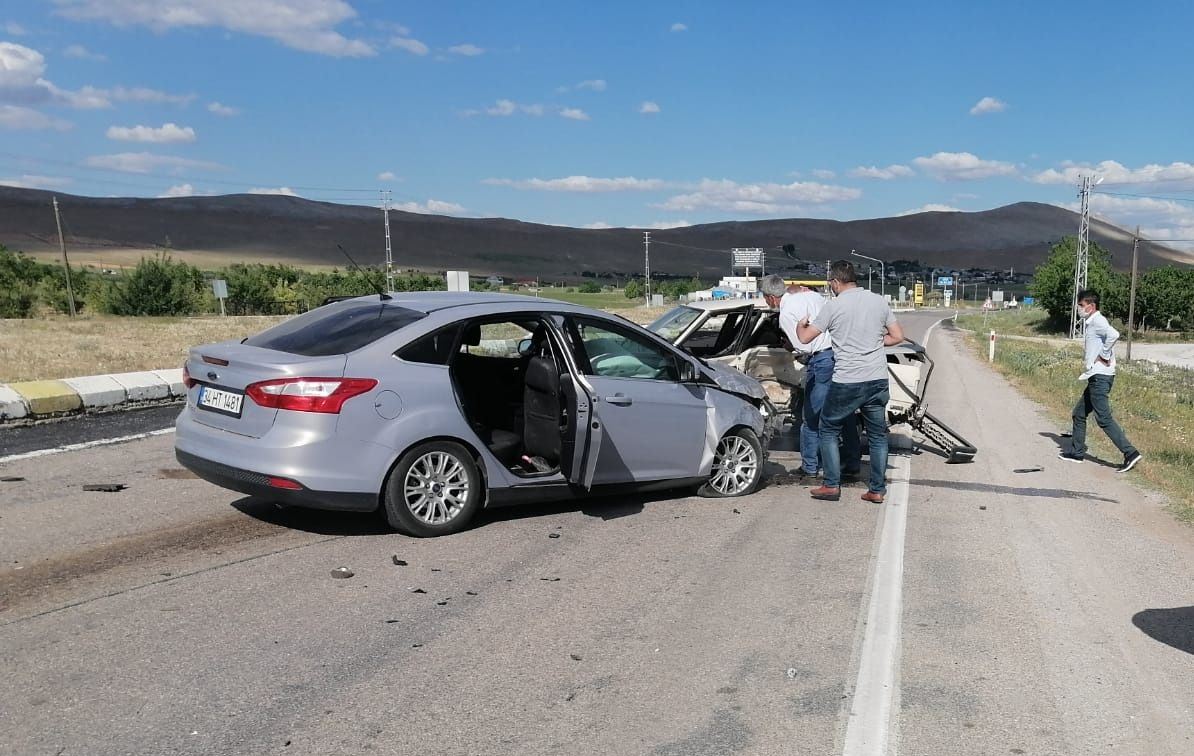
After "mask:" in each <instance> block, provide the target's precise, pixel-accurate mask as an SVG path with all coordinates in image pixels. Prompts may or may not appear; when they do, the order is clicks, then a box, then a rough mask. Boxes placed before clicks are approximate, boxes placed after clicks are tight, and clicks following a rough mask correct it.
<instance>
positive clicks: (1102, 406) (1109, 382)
mask: <svg viewBox="0 0 1194 756" xmlns="http://www.w3.org/2000/svg"><path fill="white" fill-rule="evenodd" d="M1114 384H1115V376H1114V375H1101V374H1099V373H1096V374H1095V375H1092V376H1091V377H1090V378H1089V379H1087V381H1086V390H1085V391H1083V392H1082V398H1081V399H1079V400H1078V403H1077V404H1075V405H1074V412H1073V415H1072V417H1073V420H1074V437H1073V438H1072V439H1070V452H1071V453H1073V454H1085V453H1086V418H1087V416H1088V415H1090V413H1091V412H1093V413H1094V416H1095V422H1097V423H1098V424H1099V427H1100V428H1102V429H1103V432H1104V433H1106V434H1107V438H1109V439H1111V443H1113V444H1115V448H1116V449H1119V451H1120V453H1121V454H1123V455H1124V458H1125V459H1126V458H1128V457H1130V456H1132V455H1133V454H1135V453H1136V447H1135V446H1132V443H1131V442H1130V441H1128V437H1127V436H1125V435H1124V432H1123V428H1120V427H1119V423H1117V422H1115V418H1114V417H1112V416H1111V387H1112V386H1113V385H1114Z"/></svg>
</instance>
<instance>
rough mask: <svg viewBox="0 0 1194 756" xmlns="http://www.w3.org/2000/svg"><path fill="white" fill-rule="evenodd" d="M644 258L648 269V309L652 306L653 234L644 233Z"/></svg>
mask: <svg viewBox="0 0 1194 756" xmlns="http://www.w3.org/2000/svg"><path fill="white" fill-rule="evenodd" d="M643 258H644V263H645V265H646V269H647V307H650V306H651V232H650V231H644V232H643Z"/></svg>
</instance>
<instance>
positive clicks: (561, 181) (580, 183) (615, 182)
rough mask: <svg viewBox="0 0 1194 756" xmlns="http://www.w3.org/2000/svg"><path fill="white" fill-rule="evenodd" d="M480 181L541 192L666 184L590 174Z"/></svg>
mask: <svg viewBox="0 0 1194 756" xmlns="http://www.w3.org/2000/svg"><path fill="white" fill-rule="evenodd" d="M481 183H483V184H489V185H490V186H509V187H513V188H514V189H531V190H535V191H541V192H582V193H595V192H645V191H654V190H657V189H662V188H663V187H664V186H666V184H665V183H664V182H663V181H660V180H659V179H639V178H634V177H633V176H624V177H622V178H594V177H592V176H565V177H564V178H556V179H538V178H533V179H496V178H491V179H485V180H484V181H482V182H481Z"/></svg>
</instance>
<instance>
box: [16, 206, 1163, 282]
mask: <svg viewBox="0 0 1194 756" xmlns="http://www.w3.org/2000/svg"><path fill="white" fill-rule="evenodd" d="M53 197H57V198H58V204H59V207H60V209H61V212H62V216H63V218H64V221H65V223H64V235H66V237H67V246H68V248H69V249H70V251H71V256H72V258H73V259H74V260H75V261H77V262H80V263H84V262H86V259H84V258H87V257H90V258H94V257H95V256H96V255H97V254H98V255H99V256H100V257H101V258H102V257H103V256H104V255H105V253H107V255H108V256H109V258H111V257H113V255H114V253H115V252H117V251H122V252H124V253H131V254H136V253H137V252H138V251H140V253H141V254H142V255H148V254H153V253H155V252H157V251H159V250H162V249H169V250H170V251H171V252H172V253H173V254H175V255H177V256H178V257H179V258H180V259H185V260H187V261H188V262H190V263H191V264H196V265H200V267H204V266H203V264H202V261H204V260H208V261H209V262H211V263H212V264H213V265H212V266H214V265H217V264H221V265H222V264H227V262H229V261H230V260H233V259H242V260H243V261H245V262H262V263H271V262H283V261H285V262H291V263H293V264H299V265H319V266H325V265H330V266H338V267H343V266H344V262H345V260H344V258H343V256H342V255H341V253H340V252H339V250H338V249H337V245H343V246H344V247H345V248H346V249H348V250H349V251H350V252H351V253H352V254H353V257H354V258H355V259H356V260H357V262H358V263H361V264H369V265H381V264H383V263H384V257H385V236H384V230H383V223H382V217H383V214H382V211H381V210H380V209H379V208H376V207H367V206H361V205H342V204H335V203H328V202H320V201H316V200H308V199H304V198H300V197H291V196H285V195H259V194H230V195H217V196H202V197H170V198H157V199H149V198H136V197H110V198H109V197H83V196H76V195H68V194H63V193H58V192H49V191H44V190H39V189H22V188H16V187H7V186H0V244H3V245H5V246H7V247H8V248H9V249H11V250H14V251H15V250H21V251H25V252H27V253H30V254H34V255H39V256H43V255H46V254H49V253H56V252H57V251H58V237H57V229H56V226H55V222H54V213H53V210H52V207H51V201H52V198H53ZM1078 222H1079V217H1078V214H1077V213H1074V212H1073V211H1070V210H1067V209H1065V208H1061V207H1057V206H1054V205H1047V204H1042V203H1036V202H1019V203H1015V204H1012V205H1005V206H1003V207H998V208H993V209H991V210H984V211H978V212H941V211H931V212H924V213H916V214H911V215H904V216H897V217H893V218H873V219H865V220H852V221H837V220H828V219H817V218H788V219H767V220H751V221H721V222H716V223H706V224H701V225H696V226H684V227H678V228H672V229H641V228H610V229H580V228H571V227H567V226H550V225H544V224H536V223H529V222H525V221H519V220H515V219H509V218H456V217H449V216H441V215H423V214H418V213H409V212H404V211H398V210H391V211H390V231H391V239H392V248H393V258H394V261H395V267H396V268H398V269H419V270H429V271H438V270H469V271H470V272H471V273H473V274H474V275H476V274H481V275H487V274H497V275H502V276H506V277H512V278H523V277H528V276H530V277H534V276H541V277H544V278H560V279H577V278H579V277H581V276H584V275H588V276H593V275H601V274H617V275H621V276H625V275H627V274H638V273H641V272H642V268H643V262H644V260H643V233H644V231H650V233H651V236H652V240H651V241H652V245H651V247H652V249H651V269H652V274H653V275H672V276H683V277H688V276H692V275H699V276H701V277H703V278H709V277H716V276H721V275H724V274H726V273H727V272H728V271H729V250H730V249H731V248H732V247H762V248H764V249H767V250H768V259H769V261H770V262H771V267H772V268H773V269H778V270H782V269H784V268H785V267H790V266H792V265H793V263H792V261H790V260H789V259H788V258H787V257H786V256H785V255H784V254H783V253H782V252H781V251H780V248H781V247H782V246H783V245H786V244H790V245H794V246H795V247H796V252H795V257H796V258H798V259H800V260H805V261H812V262H818V263H823V262H824V261H825V260H827V259H835V258H841V257H847V256H849V253H850V251H851V250H852V249H853V250H858V251H859V252H861V253H864V254H866V255H868V256H870V257H875V258H879V259H882V260H884V261H885V262H889V263H890V262H892V261H894V260H899V259H904V260H919V261H920V262H921V263H922V264H924V265H930V266H936V267H949V268H954V269H966V268H985V269H990V270H997V269H1008V268H1013V267H1014V268H1018V269H1020V270H1029V269H1031V268H1033V267H1035V266H1036V265H1037V264H1039V263H1040V262H1042V261H1043V260H1044V259H1045V258H1046V257H1047V256H1048V252H1049V246H1050V245H1051V244H1053V243H1054V242H1056V241H1058V240H1059V239H1061V238H1062V237H1064V236H1073V235H1076V234H1077V231H1078ZM1091 240H1092V241H1097V242H1098V243H1099V244H1100V245H1102V246H1103V247H1105V248H1107V249H1108V250H1109V251H1110V252H1111V253H1112V261H1113V265H1114V266H1115V267H1117V268H1120V269H1126V268H1127V267H1128V266H1129V265H1130V263H1131V243H1132V236H1131V234H1130V233H1128V232H1127V231H1124V230H1123V229H1120V228H1118V227H1116V226H1113V225H1111V224H1108V223H1105V222H1103V221H1100V220H1092V221H1091ZM1179 255H1180V253H1178V252H1176V251H1174V250H1170V249H1168V248H1165V247H1160V246H1157V245H1144V246H1142V248H1141V256H1140V265H1141V268H1143V269H1148V268H1151V267H1156V266H1158V265H1163V264H1167V263H1169V262H1172V261H1175V260H1178V259H1180V257H1179ZM208 267H211V266H208Z"/></svg>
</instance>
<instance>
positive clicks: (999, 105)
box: [970, 97, 1007, 116]
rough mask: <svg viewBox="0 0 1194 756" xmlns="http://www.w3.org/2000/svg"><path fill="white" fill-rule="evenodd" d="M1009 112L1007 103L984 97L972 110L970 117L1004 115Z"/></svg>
mask: <svg viewBox="0 0 1194 756" xmlns="http://www.w3.org/2000/svg"><path fill="white" fill-rule="evenodd" d="M1005 110H1007V103H1006V102H1003V101H1002V100H997V99H995V98H994V97H984V98H983V99H981V100H979V101H978V102H976V103H975V104H974V107H973V108H971V109H970V115H972V116H976V115H987V114H988V113H1002V112H1003V111H1005Z"/></svg>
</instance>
